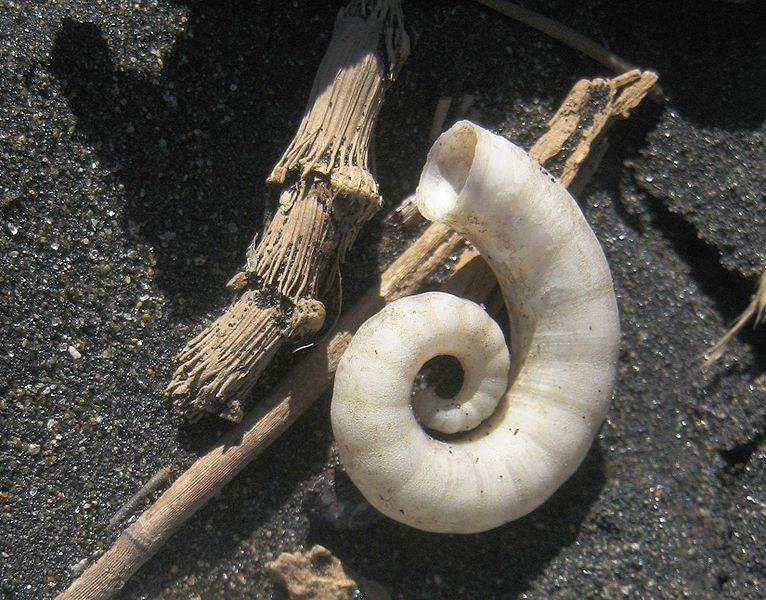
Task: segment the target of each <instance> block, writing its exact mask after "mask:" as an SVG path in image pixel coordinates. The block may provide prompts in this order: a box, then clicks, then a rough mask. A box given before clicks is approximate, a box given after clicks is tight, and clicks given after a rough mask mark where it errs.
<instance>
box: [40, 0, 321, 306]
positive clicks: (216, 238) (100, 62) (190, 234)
mask: <svg viewBox="0 0 766 600" xmlns="http://www.w3.org/2000/svg"><path fill="white" fill-rule="evenodd" d="M203 11H204V8H203V7H201V8H200V11H199V12H200V14H198V11H197V10H196V9H195V8H192V14H191V15H190V18H189V27H188V32H187V33H186V34H185V35H184V34H182V35H181V36H180V37H179V39H178V40H177V42H176V43H175V45H174V47H173V50H172V51H171V53H169V54H168V55H167V56H165V57H164V61H165V66H164V68H163V71H162V75H161V77H160V78H158V79H157V80H152V78H150V77H147V78H141V77H138V76H135V75H134V74H132V73H130V72H128V71H124V70H120V69H118V68H117V67H116V66H115V62H114V60H113V57H112V54H111V52H110V49H109V48H108V47H107V42H106V40H105V38H104V36H103V35H102V33H101V32H100V30H99V28H98V27H97V26H96V25H93V24H89V23H78V22H75V21H71V20H65V21H64V22H63V25H62V28H61V30H60V31H59V33H58V35H57V36H56V39H55V43H54V47H53V50H52V60H51V63H50V69H51V70H52V72H53V73H54V74H55V76H56V77H57V79H58V80H59V82H60V85H61V86H62V88H63V90H64V93H65V95H66V98H67V101H68V103H69V104H70V106H71V109H72V111H73V112H74V114H75V115H76V116H77V119H78V130H79V132H80V133H81V134H82V135H83V137H84V138H86V140H87V141H88V142H90V143H92V144H93V145H94V146H95V149H96V152H95V157H96V158H97V159H98V160H100V161H102V162H103V163H104V164H106V165H107V166H108V167H109V169H110V171H111V172H112V173H113V174H114V178H115V180H116V181H115V183H116V184H124V186H125V198H126V209H125V212H124V221H125V229H126V231H128V232H129V234H131V235H134V236H135V237H136V241H137V242H142V243H146V244H149V245H151V247H152V248H153V250H154V255H155V257H156V260H157V267H156V280H157V282H158V284H159V285H160V286H161V287H162V288H163V289H164V290H165V291H166V293H167V295H168V297H169V298H170V299H171V301H173V306H174V307H177V305H176V303H175V301H176V300H178V299H179V298H183V300H182V301H181V302H182V303H185V306H184V307H183V311H184V312H185V313H186V312H190V314H197V313H200V312H206V311H208V310H210V309H211V308H212V307H214V306H216V305H219V304H220V303H221V301H222V300H224V299H225V297H226V296H227V295H228V293H227V292H226V291H225V290H224V288H223V284H224V283H225V282H226V281H227V280H228V278H229V277H230V276H231V275H232V274H233V273H234V272H235V271H236V269H237V268H238V267H239V266H241V264H242V263H243V261H244V252H245V249H246V247H247V244H248V243H249V241H250V240H251V239H252V236H253V234H254V233H255V232H256V231H260V230H261V228H262V222H263V216H264V213H265V212H266V211H268V210H270V209H271V208H272V207H273V205H274V203H275V200H276V192H273V191H270V190H267V188H266V185H265V179H266V176H267V175H268V174H269V172H270V171H271V167H272V166H273V164H274V163H275V162H276V160H277V159H278V158H279V156H280V155H281V153H282V151H283V150H284V147H285V146H286V144H287V143H288V141H289V140H290V138H291V136H292V135H293V133H294V130H295V127H296V126H297V123H298V121H299V119H300V116H301V115H302V112H303V109H304V107H305V104H306V100H307V98H308V95H309V90H310V88H311V82H312V80H313V76H314V73H315V71H316V67H317V65H318V62H319V60H320V59H321V57H322V54H323V52H324V49H325V46H326V43H327V39H329V38H328V37H327V36H324V37H320V39H319V40H316V39H313V40H312V42H313V43H315V44H316V45H317V48H315V49H313V48H312V51H311V52H309V51H306V50H300V51H296V45H297V44H298V42H299V40H300V39H301V38H300V32H299V31H287V30H286V28H285V27H279V28H276V29H274V28H273V24H274V23H278V22H279V21H280V19H283V20H284V16H285V12H284V7H280V6H278V5H276V4H272V3H266V4H263V5H262V6H261V5H259V6H258V7H257V8H255V7H251V6H250V5H248V4H245V3H232V4H231V5H227V6H226V7H221V8H220V10H217V11H207V12H203ZM333 13H334V11H331V10H328V11H327V14H326V21H327V22H320V23H317V24H316V27H317V28H318V30H319V31H328V32H329V31H330V30H331V28H332V19H333ZM292 17H293V18H296V15H292ZM304 27H305V24H304ZM272 29H273V36H272V35H267V34H265V33H266V32H268V31H271V30H272ZM285 98H290V102H289V103H285V101H284V99H285Z"/></svg>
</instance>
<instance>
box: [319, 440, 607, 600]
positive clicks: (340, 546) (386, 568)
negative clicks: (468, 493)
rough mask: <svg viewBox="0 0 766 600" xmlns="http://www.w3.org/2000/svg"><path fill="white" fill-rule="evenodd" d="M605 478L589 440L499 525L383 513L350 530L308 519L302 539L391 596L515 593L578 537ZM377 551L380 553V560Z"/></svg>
mask: <svg viewBox="0 0 766 600" xmlns="http://www.w3.org/2000/svg"><path fill="white" fill-rule="evenodd" d="M605 483H606V476H605V465H604V455H603V451H602V450H601V448H600V447H599V446H598V444H596V445H594V446H593V447H592V448H591V450H590V452H589V453H588V455H587V456H586V458H585V461H584V462H583V464H582V465H581V466H580V468H579V469H578V470H577V472H576V473H575V474H574V475H573V476H572V477H571V479H569V481H567V482H566V483H565V484H564V485H563V486H562V487H561V488H560V489H559V490H558V491H557V492H556V493H555V494H554V495H553V496H552V497H551V498H550V499H549V500H548V501H546V502H545V503H544V504H543V505H542V506H541V507H540V508H538V509H537V510H535V511H533V512H532V513H531V514H529V515H528V516H526V517H523V518H522V519H519V520H517V521H514V522H512V523H509V524H508V525H505V526H503V527H500V528H498V529H495V530H492V531H488V532H486V533H480V534H473V535H442V534H434V533H425V532H422V531H418V530H416V529H412V528H410V527H406V526H404V525H400V524H398V523H395V522H394V521H392V520H390V519H383V520H382V521H380V522H377V523H376V522H374V521H373V522H372V524H370V526H368V527H361V526H360V527H351V528H349V527H344V528H338V527H333V526H330V525H328V524H327V522H326V521H323V520H319V519H315V520H312V521H311V532H310V535H309V542H310V544H321V545H323V546H325V547H328V548H332V551H333V553H335V554H336V555H337V556H338V557H339V558H340V559H341V562H343V564H345V565H348V566H349V567H350V568H351V569H353V570H355V571H357V572H362V573H364V574H365V575H366V576H367V577H371V578H374V579H375V580H376V581H377V582H378V583H380V584H381V585H382V586H383V587H384V588H385V589H386V590H387V591H388V592H389V593H390V594H391V595H392V597H397V595H401V597H403V598H412V599H421V598H422V599H434V600H437V599H441V598H445V599H446V598H456V597H459V598H464V599H470V598H476V599H480V598H481V599H485V598H515V597H518V596H519V595H520V594H521V593H523V592H524V591H525V590H526V589H527V588H528V587H529V584H530V582H531V581H532V580H534V579H535V578H536V577H537V576H538V575H539V574H540V573H542V572H544V571H545V569H546V568H547V566H548V563H549V562H550V561H551V560H552V559H553V558H554V557H555V556H556V555H557V554H558V553H559V551H560V550H561V548H563V547H565V546H567V545H569V544H572V543H573V542H574V541H575V540H576V539H577V537H578V532H579V527H580V524H581V523H582V522H583V520H584V519H585V518H586V515H587V514H588V512H589V510H590V507H591V505H592V504H593V502H594V501H595V500H596V498H597V497H598V495H599V493H600V491H601V489H602V488H603V487H604V485H605ZM370 521H372V520H370V519H368V520H366V521H365V522H364V525H366V524H368V523H370ZM604 527H605V528H607V529H609V535H613V536H615V537H618V536H619V535H620V532H619V530H618V529H616V528H615V527H614V526H613V525H612V524H610V523H604ZM382 556H384V557H387V559H386V560H385V561H381V560H380V557H382ZM435 577H436V579H437V580H438V583H436V581H435V579H434V578H435ZM413 586H420V587H419V588H418V587H413Z"/></svg>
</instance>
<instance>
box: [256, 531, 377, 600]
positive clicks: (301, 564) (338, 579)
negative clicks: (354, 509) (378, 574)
mask: <svg viewBox="0 0 766 600" xmlns="http://www.w3.org/2000/svg"><path fill="white" fill-rule="evenodd" d="M264 568H265V569H266V573H268V574H269V577H271V579H272V581H274V583H277V584H279V585H281V586H282V587H284V588H285V589H286V590H287V593H288V595H289V596H290V600H351V599H352V598H356V597H358V595H359V593H360V592H361V593H362V594H363V597H364V598H367V599H368V600H390V598H391V596H389V595H388V593H387V592H386V591H385V590H384V589H383V588H382V587H381V586H380V584H378V583H376V582H374V581H370V580H367V579H365V578H364V577H361V576H359V575H356V574H354V573H352V572H351V571H349V570H348V569H347V568H346V567H345V566H344V565H343V564H342V563H341V562H340V560H338V558H337V557H335V556H333V554H332V553H331V552H330V551H329V550H328V549H327V548H325V547H324V546H320V545H318V544H317V545H315V546H312V547H311V548H310V549H308V550H299V551H298V552H282V554H280V555H279V556H278V557H277V558H276V559H275V560H272V561H270V562H267V563H266V564H265V565H264Z"/></svg>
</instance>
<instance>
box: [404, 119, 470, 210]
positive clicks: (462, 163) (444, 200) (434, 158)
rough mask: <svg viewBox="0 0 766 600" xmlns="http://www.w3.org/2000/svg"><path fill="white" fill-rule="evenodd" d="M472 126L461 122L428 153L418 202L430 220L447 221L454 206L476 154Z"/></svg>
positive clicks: (419, 187)
mask: <svg viewBox="0 0 766 600" xmlns="http://www.w3.org/2000/svg"><path fill="white" fill-rule="evenodd" d="M477 143H478V136H477V133H476V129H475V127H474V126H473V125H472V124H471V123H468V122H465V121H463V122H460V123H458V124H457V125H455V126H454V127H453V128H452V129H450V130H449V131H448V132H446V133H444V134H442V135H441V137H440V138H439V139H438V140H437V141H436V143H435V144H434V146H433V148H432V149H431V152H430V153H429V156H428V160H427V161H426V166H425V168H424V170H423V173H422V175H421V177H420V184H419V185H418V191H417V199H418V200H417V201H418V207H419V209H420V212H421V213H423V216H424V217H426V218H427V219H429V220H431V221H445V220H448V216H449V214H450V213H451V212H452V210H453V209H454V208H455V206H456V204H457V199H458V196H460V194H461V192H462V191H463V188H464V187H465V183H466V181H467V179H468V174H469V173H470V171H471V166H472V165H473V161H474V156H475V154H476V144H477Z"/></svg>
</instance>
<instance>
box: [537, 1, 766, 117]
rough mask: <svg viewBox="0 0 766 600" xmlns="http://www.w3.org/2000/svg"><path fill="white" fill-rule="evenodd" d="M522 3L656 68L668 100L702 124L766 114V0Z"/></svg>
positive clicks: (642, 64) (627, 57)
mask: <svg viewBox="0 0 766 600" xmlns="http://www.w3.org/2000/svg"><path fill="white" fill-rule="evenodd" d="M523 4H525V5H527V6H528V7H529V8H531V9H533V10H537V11H539V12H541V13H544V14H545V15H546V16H548V17H551V18H553V19H556V20H558V21H560V22H562V23H566V24H567V25H569V26H570V27H573V28H575V29H577V30H578V31H580V32H581V33H583V34H585V35H587V36H589V37H591V38H592V39H594V40H595V41H596V42H598V43H600V44H602V45H604V46H606V47H607V48H609V49H610V50H612V51H613V52H616V53H617V54H618V55H620V56H621V57H622V58H623V59H625V60H627V61H628V62H630V63H632V64H635V65H637V66H639V67H641V68H647V69H654V70H656V71H657V72H658V73H659V75H660V80H659V83H660V85H661V86H662V88H663V90H664V91H665V94H666V95H667V96H668V97H669V99H670V105H671V106H673V107H674V108H675V109H677V110H678V111H679V112H680V113H682V114H683V115H684V116H685V117H687V118H688V119H690V120H691V121H693V122H695V123H697V124H699V125H704V126H709V127H722V128H725V129H730V130H734V129H753V128H755V127H758V126H760V125H761V123H762V122H763V120H764V118H766V103H764V101H763V90H764V89H766V60H765V59H764V57H765V56H766V36H764V35H763V24H764V23H766V4H764V3H763V2H755V3H732V2H726V1H722V0H702V1H700V2H674V3H667V2H661V1H659V0H650V1H648V2H628V3H624V2H620V3H612V2H599V3H598V4H599V5H600V6H598V5H593V6H592V9H591V10H583V7H582V5H581V4H579V3H564V2H554V1H550V2H546V3H545V5H540V4H534V5H533V3H531V2H524V3H523ZM567 51H568V52H572V53H574V52H575V51H574V50H566V49H563V50H562V53H563V52H567ZM591 70H593V69H591Z"/></svg>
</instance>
